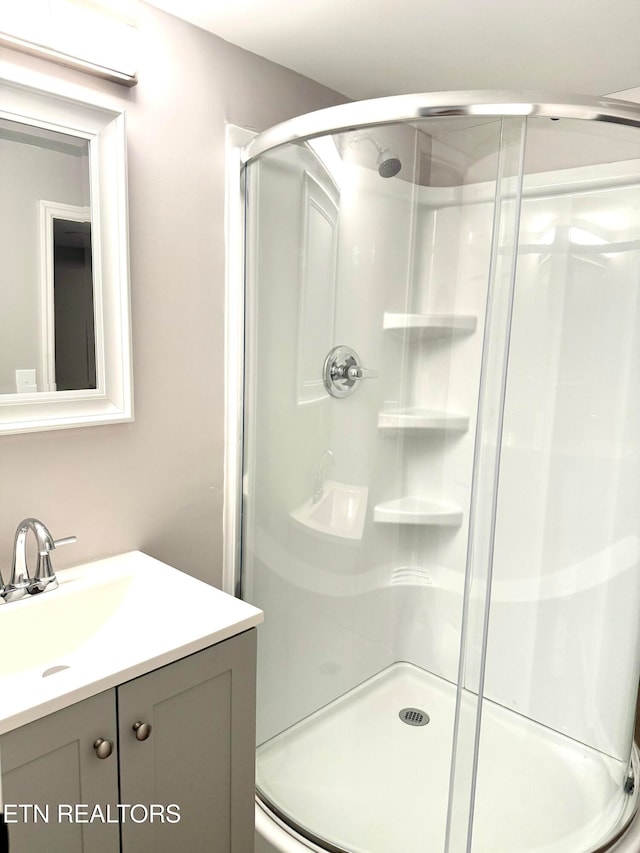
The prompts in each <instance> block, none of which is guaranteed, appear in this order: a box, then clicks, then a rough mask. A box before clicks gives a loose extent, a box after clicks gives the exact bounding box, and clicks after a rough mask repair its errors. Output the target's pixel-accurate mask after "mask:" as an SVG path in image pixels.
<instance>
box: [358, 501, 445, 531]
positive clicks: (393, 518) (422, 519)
mask: <svg viewBox="0 0 640 853" xmlns="http://www.w3.org/2000/svg"><path fill="white" fill-rule="evenodd" d="M373 520H374V521H375V522H378V523H379V524H422V525H429V526H433V527H459V526H460V525H461V524H462V511H461V510H459V509H455V508H454V507H450V506H443V505H442V504H438V503H434V502H433V501H428V500H425V499H424V498H415V497H404V498H398V499H397V500H393V501H385V502H384V503H380V504H378V505H377V506H376V507H375V508H374V511H373Z"/></svg>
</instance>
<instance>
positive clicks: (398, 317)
mask: <svg viewBox="0 0 640 853" xmlns="http://www.w3.org/2000/svg"><path fill="white" fill-rule="evenodd" d="M477 325H478V318H477V317H476V316H474V315H472V314H391V313H389V312H388V311H385V314H384V319H383V324H382V328H383V329H384V330H385V331H395V332H403V333H404V334H406V335H409V336H410V337H415V338H432V339H435V338H447V337H451V336H453V335H463V334H471V333H472V332H475V330H476V326H477Z"/></svg>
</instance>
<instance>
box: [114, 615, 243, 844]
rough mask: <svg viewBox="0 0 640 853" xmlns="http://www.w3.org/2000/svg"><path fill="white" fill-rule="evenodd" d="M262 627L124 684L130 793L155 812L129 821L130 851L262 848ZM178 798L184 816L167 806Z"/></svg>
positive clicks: (125, 794)
mask: <svg viewBox="0 0 640 853" xmlns="http://www.w3.org/2000/svg"><path fill="white" fill-rule="evenodd" d="M255 635H256V632H255V629H252V630H250V631H246V632H245V633H243V634H240V635H239V636H237V637H233V638H232V639H229V640H226V641H224V642H222V643H219V644H218V645H216V646H212V647H211V648H209V649H205V650H204V651H202V652H198V653H196V654H194V655H191V656H190V657H188V658H184V659H183V660H180V661H177V662H176V663H174V664H170V665H168V666H165V667H163V668H162V669H158V670H155V671H154V672H151V673H149V674H148V675H144V676H142V677H140V678H137V679H135V680H134V681H131V682H129V683H128V684H125V685H123V686H122V687H120V688H118V713H119V727H120V728H119V741H120V778H121V788H120V793H121V802H122V803H123V804H130V805H132V804H136V803H140V804H144V805H146V806H147V807H148V810H149V813H148V819H146V820H142V821H141V822H140V823H135V822H134V821H133V820H126V821H125V822H124V823H123V825H122V851H123V853H148V851H154V853H175V851H183V853H251V851H253V849H254V781H255V777H254V765H255V643H256V638H255ZM136 723H146V724H148V725H150V726H151V732H150V734H149V736H148V737H147V738H146V739H145V740H137V739H136V732H135V731H134V728H133V727H134V725H135V724H136ZM138 733H139V734H145V733H146V732H144V730H139V732H138ZM171 804H175V805H176V806H178V807H179V813H180V820H179V822H176V823H169V822H167V820H166V818H167V813H166V812H165V813H161V812H160V808H161V807H163V806H164V807H166V806H168V805H171ZM152 807H155V810H156V814H155V815H154V814H153V811H152ZM132 817H137V819H139V820H140V819H141V818H143V817H144V814H143V811H142V810H141V809H138V810H137V813H134V811H133V810H132ZM163 817H164V818H165V820H164V822H163V819H162V818H163Z"/></svg>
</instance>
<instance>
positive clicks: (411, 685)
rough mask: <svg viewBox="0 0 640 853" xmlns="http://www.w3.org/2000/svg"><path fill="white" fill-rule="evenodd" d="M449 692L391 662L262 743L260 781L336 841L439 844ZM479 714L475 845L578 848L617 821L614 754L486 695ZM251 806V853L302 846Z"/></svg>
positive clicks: (514, 852) (496, 849) (365, 846)
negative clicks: (254, 820)
mask: <svg viewBox="0 0 640 853" xmlns="http://www.w3.org/2000/svg"><path fill="white" fill-rule="evenodd" d="M455 696H456V691H455V686H454V685H452V684H451V683H449V682H447V681H444V680H443V679H441V678H438V677H437V676H434V675H431V674H430V673H428V672H425V671H424V670H421V669H419V668H418V667H415V666H413V665H412V664H408V663H397V664H394V665H393V666H391V667H389V668H387V669H385V670H383V671H382V672H381V673H379V674H378V675H376V676H374V677H373V678H371V679H369V680H368V681H366V682H364V683H363V684H361V685H359V686H358V687H357V688H355V689H354V690H352V691H350V692H349V693H347V694H345V695H344V696H342V697H340V698H339V699H337V700H336V701H335V702H332V703H331V704H330V705H328V706H326V707H325V708H322V709H320V710H319V711H317V712H316V713H315V714H313V715H311V716H310V717H307V718H306V719H304V720H302V721H301V722H300V723H298V724H296V725H295V726H292V727H291V728H290V729H287V730H286V731H285V732H283V733H282V734H280V735H278V736H277V737H275V738H273V739H272V740H270V741H268V742H267V743H265V744H263V745H262V746H260V747H259V749H258V753H257V759H258V773H257V776H258V785H259V788H260V790H261V791H262V792H263V793H264V794H265V795H266V797H268V799H269V800H270V802H271V803H272V804H273V806H274V807H275V808H276V809H279V810H280V811H281V812H282V813H284V814H285V815H287V816H288V817H289V818H291V819H292V820H293V821H295V823H296V824H298V825H299V826H300V827H304V828H305V829H306V830H307V831H310V832H311V833H313V834H314V835H315V836H318V837H320V838H322V839H324V840H326V841H329V842H330V843H331V844H332V845H334V846H335V847H337V848H338V849H341V850H346V851H350V853H399V851H402V853H425V851H428V853H440V851H443V850H444V840H445V829H446V827H445V820H446V814H447V798H448V789H449V767H450V762H451V746H452V737H453V717H454V709H455ZM463 705H464V703H463ZM470 706H471V703H470ZM404 707H417V708H421V709H424V710H425V711H426V712H427V714H428V715H429V717H430V722H429V724H428V725H426V726H422V727H417V726H409V725H407V724H406V723H403V722H402V721H401V720H400V719H399V716H398V713H399V711H400V710H401V709H402V708H404ZM463 713H464V712H463ZM469 713H471V709H469ZM482 724H483V728H482V733H483V734H482V740H481V752H480V765H479V770H478V781H477V791H476V806H475V821H474V833H473V850H474V853H587V851H589V850H592V849H595V848H596V847H597V842H598V841H600V840H601V839H602V838H605V837H607V836H608V835H609V833H610V832H611V830H612V828H613V827H615V826H616V825H618V824H619V823H620V822H621V821H622V820H624V815H623V813H622V810H623V805H624V804H625V803H626V805H627V808H629V807H630V802H629V801H630V800H631V798H630V797H626V796H625V797H624V798H622V797H621V794H620V779H621V771H622V768H621V765H620V762H618V761H616V760H615V759H613V758H610V757H609V756H606V755H603V754H602V753H600V752H597V751H596V750H593V749H591V748H590V747H587V746H585V745H584V744H581V743H579V742H577V741H574V740H571V739H569V738H566V737H563V736H562V735H559V734H558V733H556V732H554V731H552V730H550V729H547V728H545V727H543V726H541V725H539V724H537V723H534V722H532V721H531V720H529V719H527V718H525V717H522V716H520V715H518V714H514V713H513V712H511V711H508V710H506V709H505V708H502V707H501V706H499V705H496V704H494V703H492V702H489V701H485V703H484V706H483V717H482ZM258 817H259V820H258V837H257V853H267V851H269V853H271V851H272V850H282V851H290V850H291V851H294V850H295V849H296V846H297V849H299V850H304V849H308V847H306V846H304V845H305V843H306V842H301V843H298V844H297V845H296V844H295V843H294V842H293V840H292V839H291V843H289V841H290V839H289V838H288V836H286V835H284V834H283V833H282V831H281V830H280V829H279V828H278V827H277V826H274V825H273V824H272V822H271V821H269V819H268V818H265V815H264V814H258ZM265 820H266V821H268V822H269V823H270V824H272V825H271V826H268V825H267V823H265ZM261 827H263V828H262V829H261ZM278 835H280V837H281V838H282V839H283V841H282V843H280V842H278V840H277V839H278ZM268 839H270V840H268ZM309 847H311V849H315V848H314V846H313V845H312V844H310V845H309Z"/></svg>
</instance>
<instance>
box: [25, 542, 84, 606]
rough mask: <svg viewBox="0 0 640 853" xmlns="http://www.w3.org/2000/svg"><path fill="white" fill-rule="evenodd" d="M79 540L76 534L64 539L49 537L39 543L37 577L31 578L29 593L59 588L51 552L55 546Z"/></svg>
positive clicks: (70, 543) (33, 593)
mask: <svg viewBox="0 0 640 853" xmlns="http://www.w3.org/2000/svg"><path fill="white" fill-rule="evenodd" d="M77 541H78V539H77V537H76V536H65V537H63V538H62V539H53V538H49V539H47V540H46V541H43V542H41V543H39V546H38V547H39V548H40V550H39V551H38V561H37V563H36V573H35V577H33V578H30V580H29V586H28V588H27V592H28V593H29V595H35V594H36V593H38V592H48V591H49V590H52V589H56V588H57V586H58V579H57V578H56V574H55V572H54V571H53V566H52V565H51V557H50V556H49V554H50V553H51V551H53V550H54V548H58V547H59V546H60V545H72V544H73V543H74V542H77Z"/></svg>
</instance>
